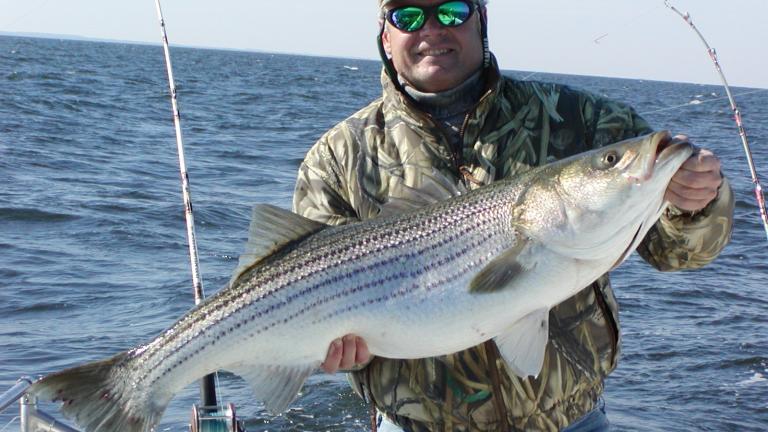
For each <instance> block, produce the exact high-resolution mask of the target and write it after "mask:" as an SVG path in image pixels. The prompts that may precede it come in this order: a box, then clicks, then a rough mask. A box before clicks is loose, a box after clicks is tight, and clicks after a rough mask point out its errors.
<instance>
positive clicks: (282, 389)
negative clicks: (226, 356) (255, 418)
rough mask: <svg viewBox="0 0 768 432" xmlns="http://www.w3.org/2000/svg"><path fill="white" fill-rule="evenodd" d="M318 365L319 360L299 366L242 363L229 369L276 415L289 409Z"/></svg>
mask: <svg viewBox="0 0 768 432" xmlns="http://www.w3.org/2000/svg"><path fill="white" fill-rule="evenodd" d="M318 365H319V362H313V363H311V364H306V365H297V366H278V365H240V366H237V367H229V368H227V369H228V370H229V371H231V372H232V373H234V374H235V375H238V376H240V377H241V378H243V379H244V380H245V381H246V382H248V384H249V385H250V386H251V389H252V390H253V393H254V395H255V396H256V399H258V400H260V401H263V402H264V405H265V406H266V407H267V410H269V412H271V413H272V414H275V415H276V414H280V413H282V412H284V411H285V410H286V409H288V406H289V405H290V404H291V402H293V400H294V399H296V396H298V394H299V391H300V390H301V387H302V386H303V385H304V381H306V380H307V378H308V377H309V376H310V375H311V374H312V372H314V371H315V369H317V367H318Z"/></svg>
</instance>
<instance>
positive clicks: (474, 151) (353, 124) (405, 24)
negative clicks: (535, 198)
mask: <svg viewBox="0 0 768 432" xmlns="http://www.w3.org/2000/svg"><path fill="white" fill-rule="evenodd" d="M485 6H486V5H485V0H468V1H448V2H446V1H445V0H394V1H393V0H379V7H380V10H381V21H380V22H381V33H380V37H379V47H380V51H381V53H382V61H383V63H384V72H383V73H382V86H383V90H384V95H383V97H382V98H380V99H378V100H376V101H374V102H373V103H371V104H370V105H369V106H367V107H366V108H364V109H362V110H361V111H359V112H357V113H356V114H354V115H352V116H351V117H350V118H348V119H347V120H345V121H343V122H341V123H340V124H338V125H337V126H335V127H334V128H333V129H331V130H330V131H328V132H327V133H326V134H325V135H324V136H323V137H321V138H320V140H319V141H318V142H317V143H316V144H315V145H314V146H313V147H312V149H311V150H310V151H309V153H308V154H307V156H306V159H305V160H304V163H303V164H302V166H301V168H300V171H299V176H298V181H297V185H296V191H295V195H294V211H296V212H297V213H299V214H302V215H304V216H306V217H309V218H312V219H315V220H318V221H322V222H326V223H329V224H343V223H349V222H354V221H358V220H363V219H368V218H373V217H376V216H377V215H378V214H379V212H380V211H381V210H382V208H385V207H386V205H387V203H388V202H389V201H390V200H392V199H398V200H401V201H402V199H406V200H410V201H411V202H414V201H419V200H420V199H423V198H419V196H418V194H414V193H412V192H409V191H413V190H414V189H419V187H422V188H424V185H423V184H422V183H421V179H423V178H425V176H426V177H428V176H430V175H431V173H433V172H434V171H435V170H437V171H439V172H440V173H442V175H444V176H446V177H448V178H451V179H453V181H455V182H456V183H457V184H458V183H463V185H464V186H466V187H468V188H470V189H474V188H477V187H481V186H482V185H485V184H489V183H491V182H493V181H495V180H498V179H501V178H505V177H513V176H516V175H518V174H520V173H521V172H523V171H525V170H527V169H529V168H530V167H533V166H537V165H543V164H545V163H547V162H550V161H552V160H556V159H560V158H564V157H567V156H570V155H573V154H576V153H579V152H582V151H585V150H589V149H591V148H594V147H600V146H603V145H606V144H610V143H613V142H616V141H620V140H622V139H625V138H629V137H633V136H637V135H640V134H644V133H647V132H650V130H651V129H650V127H649V125H648V124H647V123H646V122H645V120H643V119H642V118H640V117H639V116H638V115H637V114H636V113H635V112H634V110H632V109H631V108H630V107H627V106H625V105H622V104H620V103H616V102H612V101H610V100H606V99H602V98H599V97H596V96H594V95H591V94H588V93H585V92H579V91H575V90H573V89H570V88H568V87H565V86H559V85H554V84H544V83H533V82H519V81H514V80H511V79H509V78H503V77H501V76H500V74H499V71H498V67H497V65H496V62H495V60H494V58H493V56H492V55H491V54H490V52H489V51H488V45H487V37H486V35H487V31H486V30H487V10H486V7H485ZM666 197H667V199H668V201H669V202H670V203H671V205H670V208H669V210H668V212H667V213H666V214H665V215H663V216H662V218H661V220H660V221H659V222H658V223H657V224H656V226H655V227H654V228H653V229H652V230H651V231H650V232H649V233H648V235H647V236H646V238H645V239H644V240H643V243H642V244H641V246H640V247H639V248H638V252H639V253H640V255H641V256H642V257H643V258H644V259H645V260H646V261H648V262H649V263H650V264H652V265H653V266H654V267H656V268H657V269H660V270H677V269H690V268H698V267H700V266H702V265H704V264H706V263H708V262H710V261H712V260H713V259H714V258H715V257H716V256H717V254H718V253H719V252H720V251H721V250H722V248H723V247H724V246H725V244H726V243H727V241H728V240H729V237H730V230H731V225H732V213H733V199H732V195H731V191H730V187H729V186H728V184H727V181H725V179H723V178H722V176H721V174H720V163H719V161H718V160H717V158H716V157H715V156H714V155H713V154H712V153H711V152H709V151H706V150H701V151H699V152H697V153H696V154H695V155H694V156H692V157H691V158H690V159H689V160H688V161H687V162H686V163H685V164H684V165H683V167H682V168H681V169H680V171H679V172H678V173H677V174H676V175H675V177H674V178H673V181H672V183H671V184H670V186H669V189H668V190H667V194H666ZM479 313H480V312H479ZM618 319H619V317H618V308H617V304H616V299H615V297H614V294H613V291H612V289H611V286H610V283H609V280H608V276H607V275H604V276H603V277H601V278H600V279H599V280H597V281H596V282H594V283H593V284H592V285H590V286H588V287H585V288H584V290H582V291H581V292H580V293H578V294H577V295H575V296H574V297H572V298H571V299H569V300H567V301H565V302H563V303H562V304H560V305H558V306H557V307H556V308H554V309H553V310H552V311H551V314H550V341H549V344H548V346H547V351H546V358H545V361H544V366H543V370H542V371H541V373H540V374H539V375H538V377H535V378H534V377H526V378H520V377H517V376H514V375H510V374H509V373H508V372H507V371H506V369H505V366H504V364H503V361H501V359H500V358H499V353H498V350H497V349H496V347H495V345H494V344H493V343H492V342H487V343H485V344H483V345H480V346H477V347H473V348H471V349H468V350H466V351H463V352H459V353H455V354H451V355H447V356H442V357H438V358H428V359H418V360H395V359H385V358H372V359H371V358H369V357H370V356H369V353H368V351H367V347H366V345H365V341H363V340H361V339H360V338H359V337H356V336H354V335H347V336H345V337H344V338H343V339H340V340H337V341H334V342H333V343H332V344H331V347H330V348H329V351H328V356H327V358H326V360H325V362H324V364H323V368H324V369H325V370H326V371H327V372H335V371H336V370H337V369H339V368H342V369H349V368H352V367H353V366H355V365H357V367H355V372H353V373H352V375H351V380H352V382H353V383H354V386H355V388H356V389H357V391H358V392H359V393H360V394H362V395H364V397H365V398H366V399H367V400H369V401H371V402H372V403H373V404H374V405H375V407H376V409H377V410H378V411H379V412H380V413H382V414H383V417H384V418H383V420H384V421H385V424H388V425H393V424H394V425H397V426H398V427H399V428H402V429H403V430H406V431H470V430H471V431H475V430H478V431H502V430H546V431H550V430H551V431H555V430H563V429H566V428H567V429H566V430H569V431H574V430H604V429H605V428H607V421H606V420H605V417H604V415H603V411H602V409H601V400H600V395H601V394H602V391H603V381H604V379H605V377H606V376H607V375H608V374H609V373H610V372H611V371H613V370H614V369H615V367H616V361H617V359H618V356H619V346H620V332H619V325H618V324H619V321H618ZM382 429H383V428H382Z"/></svg>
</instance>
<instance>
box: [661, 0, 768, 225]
mask: <svg viewBox="0 0 768 432" xmlns="http://www.w3.org/2000/svg"><path fill="white" fill-rule="evenodd" d="M664 5H665V6H666V7H668V8H669V9H671V10H672V11H673V12H675V13H676V14H678V15H679V16H680V18H682V19H683V20H684V21H685V22H686V23H688V25H689V26H690V27H691V29H692V30H693V31H695V32H696V34H697V35H698V36H699V39H701V42H702V43H703V44H704V46H705V47H706V48H707V53H708V54H709V58H710V59H711V60H712V63H714V65H715V69H717V73H718V74H719V75H720V81H722V83H723V86H724V87H725V93H726V94H727V95H728V101H729V102H730V104H731V111H733V118H734V120H735V121H736V126H737V127H738V129H739V136H740V137H741V143H742V146H743V147H744V153H745V154H746V155H747V163H748V164H749V171H750V174H751V175H752V183H753V184H754V185H755V197H756V198H757V205H758V207H759V208H760V217H761V218H762V220H763V228H764V229H765V236H766V238H768V212H766V209H765V196H764V195H763V187H762V186H761V185H760V180H759V179H758V176H757V169H756V168H755V162H754V160H753V158H752V151H751V150H750V147H749V141H748V140H747V132H746V130H745V129H744V124H743V122H742V118H741V111H739V108H738V107H737V106H736V101H735V100H734V98H733V94H732V93H731V88H730V86H729V85H728V81H727V80H726V79H725V74H723V69H722V68H721V67H720V61H719V60H718V58H717V52H716V51H715V49H714V48H712V47H711V46H710V45H709V43H708V42H707V40H706V39H704V36H703V35H702V34H701V32H700V31H699V29H698V28H697V27H696V26H695V25H694V24H693V20H692V19H691V14H690V13H688V12H686V13H682V12H680V11H679V10H678V9H677V8H676V7H674V6H673V5H672V4H671V3H670V2H669V0H664Z"/></svg>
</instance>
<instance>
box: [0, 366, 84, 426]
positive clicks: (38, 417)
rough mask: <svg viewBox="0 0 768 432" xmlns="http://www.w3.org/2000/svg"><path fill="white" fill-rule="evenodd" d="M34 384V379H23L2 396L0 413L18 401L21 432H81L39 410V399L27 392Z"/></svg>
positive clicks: (0, 397) (0, 396) (0, 398)
mask: <svg viewBox="0 0 768 432" xmlns="http://www.w3.org/2000/svg"><path fill="white" fill-rule="evenodd" d="M34 382H35V380H34V379H33V378H30V377H27V376H24V377H21V378H19V380H18V381H16V384H14V386H13V387H11V388H10V389H9V390H8V391H6V392H5V393H3V394H2V395H0V413H1V412H3V411H5V410H6V409H7V408H8V407H10V406H11V405H13V404H14V403H16V401H18V402H19V416H18V419H19V423H20V424H21V427H20V431H21V432H80V431H78V430H77V429H74V428H72V427H70V426H67V425H66V424H64V423H62V422H60V421H58V420H56V419H55V418H53V416H51V415H50V414H47V413H45V412H43V411H42V410H40V409H39V408H38V406H37V397H35V396H33V395H30V394H27V390H28V389H29V387H30V386H31V385H32V384H33V383H34ZM6 427H7V425H6ZM2 430H5V428H3V429H2Z"/></svg>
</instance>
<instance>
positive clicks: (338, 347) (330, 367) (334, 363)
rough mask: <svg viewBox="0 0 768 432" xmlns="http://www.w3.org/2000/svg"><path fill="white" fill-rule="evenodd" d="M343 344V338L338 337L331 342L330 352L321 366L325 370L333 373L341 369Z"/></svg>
mask: <svg viewBox="0 0 768 432" xmlns="http://www.w3.org/2000/svg"><path fill="white" fill-rule="evenodd" d="M343 346H344V345H343V343H342V341H341V339H336V340H334V341H333V342H331V346H330V347H329V348H328V354H327V355H326V356H325V361H324V362H323V364H321V365H320V368H321V369H322V370H323V371H325V372H326V373H329V374H332V373H336V371H337V370H339V363H340V362H341V355H342V350H343Z"/></svg>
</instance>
